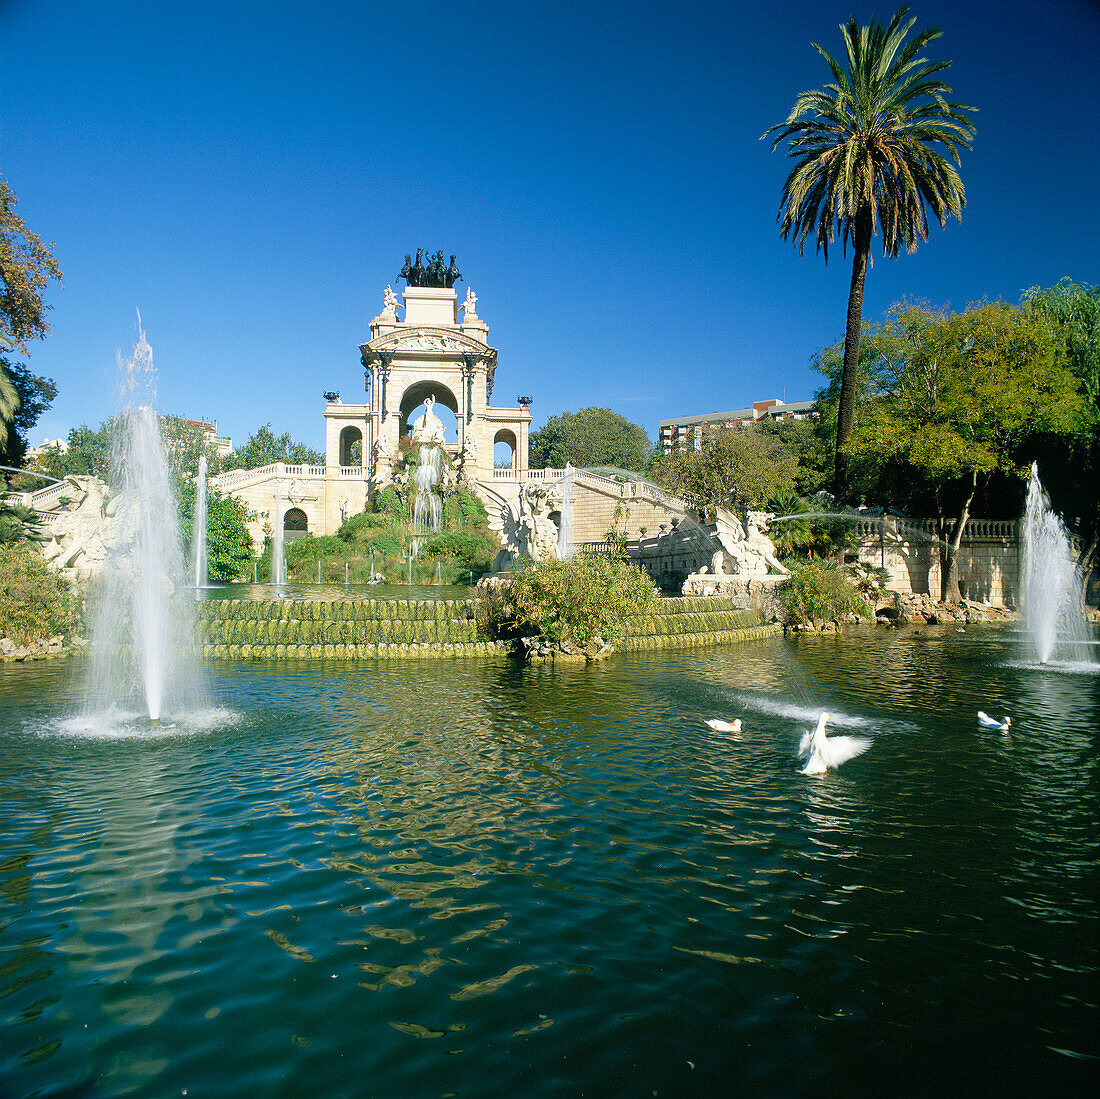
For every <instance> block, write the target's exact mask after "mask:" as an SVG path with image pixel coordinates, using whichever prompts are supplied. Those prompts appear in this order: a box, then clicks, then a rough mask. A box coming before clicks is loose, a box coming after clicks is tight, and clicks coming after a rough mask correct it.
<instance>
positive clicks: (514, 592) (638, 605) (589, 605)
mask: <svg viewBox="0 0 1100 1099" xmlns="http://www.w3.org/2000/svg"><path fill="white" fill-rule="evenodd" d="M655 599H656V596H655V595H654V591H653V581H652V580H651V579H650V578H649V577H648V576H647V575H646V574H645V572H643V571H642V570H641V569H640V568H638V567H637V566H636V565H631V564H629V563H627V562H626V561H623V560H622V559H621V558H619V557H609V556H596V555H593V554H579V555H577V556H576V557H573V558H571V559H570V560H567V561H544V562H541V563H538V564H535V563H528V564H525V565H521V566H519V567H518V568H516V569H515V571H514V572H513V573H512V575H511V577H510V578H509V579H508V580H507V581H505V582H504V583H503V584H501V585H500V586H499V587H498V588H496V589H494V590H493V591H492V592H490V593H489V594H488V595H487V596H486V598H485V604H484V615H485V620H486V622H487V624H488V626H489V628H490V630H491V631H492V632H493V633H494V634H495V635H496V636H498V637H522V636H527V635H530V634H538V635H539V636H540V637H542V638H545V639H546V640H548V641H562V640H565V639H572V640H575V641H579V642H582V643H583V642H586V641H590V640H591V639H592V638H594V637H602V638H603V639H604V640H605V641H610V640H613V639H614V638H616V637H619V636H621V634H622V633H623V630H624V628H625V625H626V622H627V620H628V619H629V618H631V617H632V616H634V615H639V614H644V613H645V612H646V611H647V610H648V609H649V608H650V606H651V605H652V603H653V601H654V600H655Z"/></svg>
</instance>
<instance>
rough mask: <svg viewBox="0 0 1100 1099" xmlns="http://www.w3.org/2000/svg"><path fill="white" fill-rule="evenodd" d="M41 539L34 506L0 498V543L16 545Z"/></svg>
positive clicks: (39, 525)
mask: <svg viewBox="0 0 1100 1099" xmlns="http://www.w3.org/2000/svg"><path fill="white" fill-rule="evenodd" d="M43 540H44V535H43V534H42V527H41V519H40V518H39V515H38V512H37V511H35V510H34V508H28V507H24V506H23V505H22V504H10V503H8V502H7V501H6V500H3V499H0V545H4V546H17V545H21V544H22V543H26V542H41V541H43Z"/></svg>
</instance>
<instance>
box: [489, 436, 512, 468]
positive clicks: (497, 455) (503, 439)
mask: <svg viewBox="0 0 1100 1099" xmlns="http://www.w3.org/2000/svg"><path fill="white" fill-rule="evenodd" d="M515 468H516V436H515V433H514V432H512V431H508V430H505V429H502V430H500V431H498V432H497V433H496V436H495V437H494V439H493V469H511V470H514V469H515Z"/></svg>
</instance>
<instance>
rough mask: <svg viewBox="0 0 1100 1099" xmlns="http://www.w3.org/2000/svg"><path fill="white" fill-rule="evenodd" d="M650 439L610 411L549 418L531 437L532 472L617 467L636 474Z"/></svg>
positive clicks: (591, 410) (564, 414) (636, 426)
mask: <svg viewBox="0 0 1100 1099" xmlns="http://www.w3.org/2000/svg"><path fill="white" fill-rule="evenodd" d="M649 449H650V444H649V437H648V436H647V435H646V433H645V430H644V429H643V428H641V427H639V426H638V425H637V424H634V423H631V422H630V421H629V420H627V419H625V418H624V417H623V416H620V415H619V414H618V413H617V412H612V411H611V409H609V408H582V409H580V410H579V411H577V412H563V413H562V414H561V415H560V416H551V417H550V419H549V420H547V421H546V424H545V426H544V427H541V428H539V430H538V431H536V432H533V433H532V435H531V436H530V440H529V446H528V454H529V456H530V457H529V460H530V465H531V468H532V469H546V468H548V467H550V468H554V469H561V468H563V467H564V466H565V463H566V462H572V464H573V465H575V466H617V467H619V468H621V469H631V470H639V469H641V468H642V466H643V465H644V464H645V461H646V455H647V453H648V452H649Z"/></svg>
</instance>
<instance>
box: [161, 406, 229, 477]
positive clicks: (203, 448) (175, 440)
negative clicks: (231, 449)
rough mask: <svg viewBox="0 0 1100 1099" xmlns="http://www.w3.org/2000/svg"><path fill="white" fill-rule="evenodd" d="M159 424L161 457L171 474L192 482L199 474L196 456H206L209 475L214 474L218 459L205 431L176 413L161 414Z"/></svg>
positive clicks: (219, 467)
mask: <svg viewBox="0 0 1100 1099" xmlns="http://www.w3.org/2000/svg"><path fill="white" fill-rule="evenodd" d="M158 426H159V429H160V441H161V447H162V449H163V451H164V458H165V461H166V462H167V463H168V471H169V473H170V475H171V476H172V477H174V478H176V479H177V480H190V481H194V480H195V478H196V477H197V476H198V474H199V458H200V457H203V456H205V457H206V469H207V473H208V474H210V475H211V476H213V475H214V474H216V473H218V472H219V471H220V469H221V459H220V458H219V457H218V452H217V450H216V449H215V447H214V444H213V443H212V442H211V441H210V437H209V435H207V434H206V432H205V431H200V430H199V428H197V427H195V426H194V425H193V424H191V423H189V422H188V421H187V420H181V419H180V418H179V417H178V416H161V417H160V421H159V424H158Z"/></svg>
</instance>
